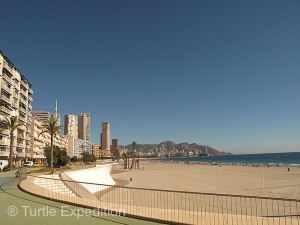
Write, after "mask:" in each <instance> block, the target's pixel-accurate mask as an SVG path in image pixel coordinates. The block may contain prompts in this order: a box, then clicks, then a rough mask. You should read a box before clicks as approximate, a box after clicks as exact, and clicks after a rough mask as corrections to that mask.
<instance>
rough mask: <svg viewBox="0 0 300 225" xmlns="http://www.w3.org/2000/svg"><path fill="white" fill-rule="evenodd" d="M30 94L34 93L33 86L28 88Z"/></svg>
mask: <svg viewBox="0 0 300 225" xmlns="http://www.w3.org/2000/svg"><path fill="white" fill-rule="evenodd" d="M28 94H29V95H33V91H32V88H31V87H29V89H28Z"/></svg>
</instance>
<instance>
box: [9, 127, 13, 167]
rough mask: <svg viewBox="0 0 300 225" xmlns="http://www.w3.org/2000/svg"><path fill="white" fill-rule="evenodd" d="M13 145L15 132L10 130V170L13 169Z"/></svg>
mask: <svg viewBox="0 0 300 225" xmlns="http://www.w3.org/2000/svg"><path fill="white" fill-rule="evenodd" d="M13 147H14V132H13V131H12V132H10V151H9V170H12V161H13Z"/></svg>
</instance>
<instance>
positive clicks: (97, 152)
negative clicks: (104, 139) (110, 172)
mask: <svg viewBox="0 0 300 225" xmlns="http://www.w3.org/2000/svg"><path fill="white" fill-rule="evenodd" d="M92 154H93V155H94V156H96V158H97V159H99V158H100V146H99V145H97V144H93V145H92Z"/></svg>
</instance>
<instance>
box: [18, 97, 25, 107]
mask: <svg viewBox="0 0 300 225" xmlns="http://www.w3.org/2000/svg"><path fill="white" fill-rule="evenodd" d="M19 102H20V103H23V104H24V105H27V101H26V100H24V99H23V98H20V100H19Z"/></svg>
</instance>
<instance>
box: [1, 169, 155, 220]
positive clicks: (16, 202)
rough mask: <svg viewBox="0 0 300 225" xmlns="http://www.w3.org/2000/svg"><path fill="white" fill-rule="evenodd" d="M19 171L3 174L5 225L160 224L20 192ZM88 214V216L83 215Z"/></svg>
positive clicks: (2, 199) (3, 218)
mask: <svg viewBox="0 0 300 225" xmlns="http://www.w3.org/2000/svg"><path fill="white" fill-rule="evenodd" d="M14 173H15V171H11V172H4V173H0V218H1V224H5V225H19V224H22V225H23V224H30V225H41V224H43V225H48V224H49V225H53V224H64V225H69V224H70V225H74V224H76V225H86V224H101V225H104V224H107V225H115V224H128V225H129V224H130V225H135V224H136V225H143V224H150V225H151V224H153V225H154V224H158V223H153V222H148V221H142V220H138V219H132V218H127V217H122V216H115V215H105V214H104V213H103V212H102V213H101V212H95V211H91V210H88V209H85V208H81V207H76V206H72V205H68V204H64V203H58V202H53V201H49V200H46V199H41V198H38V197H35V196H32V195H29V194H26V193H24V192H22V191H21V190H19V189H18V187H17V185H18V183H19V179H18V178H14ZM83 213H85V215H84V214H83Z"/></svg>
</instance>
